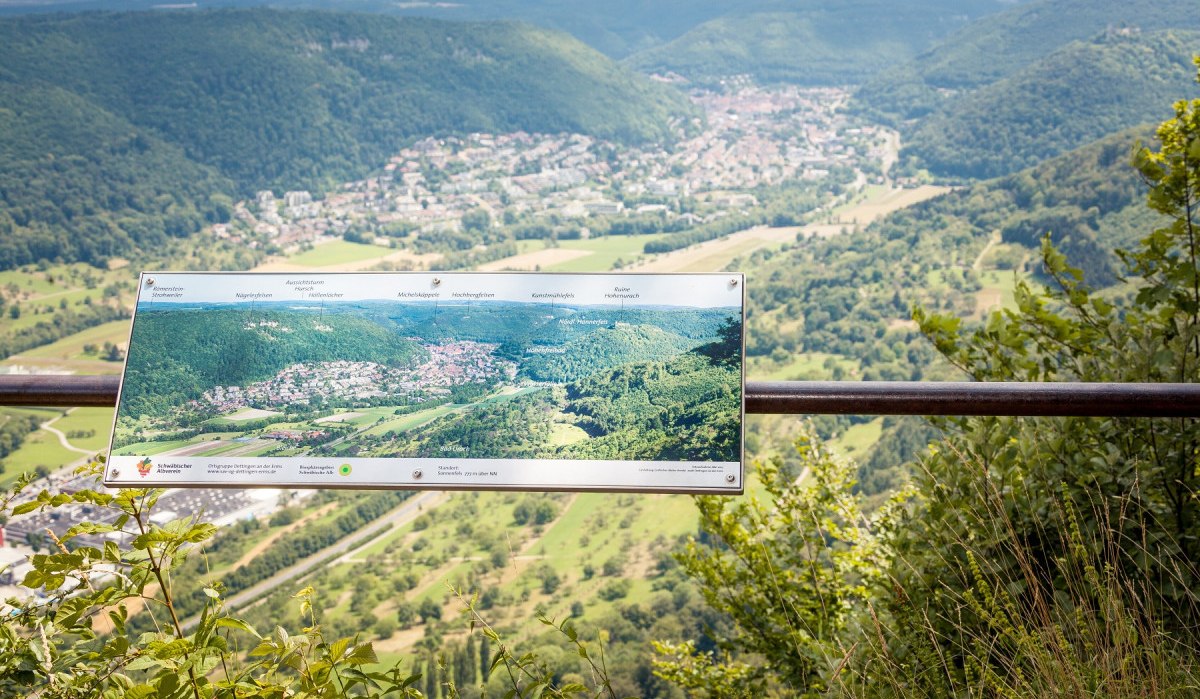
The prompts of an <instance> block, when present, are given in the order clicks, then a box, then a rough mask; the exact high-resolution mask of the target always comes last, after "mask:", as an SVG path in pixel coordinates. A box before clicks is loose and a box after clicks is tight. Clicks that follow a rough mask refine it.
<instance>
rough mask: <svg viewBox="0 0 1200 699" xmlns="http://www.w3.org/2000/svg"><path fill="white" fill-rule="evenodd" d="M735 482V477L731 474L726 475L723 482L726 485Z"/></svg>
mask: <svg viewBox="0 0 1200 699" xmlns="http://www.w3.org/2000/svg"><path fill="white" fill-rule="evenodd" d="M735 480H737V476H735V475H733V474H732V473H728V474H726V475H725V482H726V483H732V482H734V481H735Z"/></svg>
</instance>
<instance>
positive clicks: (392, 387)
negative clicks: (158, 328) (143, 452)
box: [190, 341, 516, 414]
mask: <svg viewBox="0 0 1200 699" xmlns="http://www.w3.org/2000/svg"><path fill="white" fill-rule="evenodd" d="M496 347H497V345H494V344H488V343H483V342H471V341H458V342H445V343H442V344H432V345H424V346H423V348H424V349H425V351H426V352H427V353H428V354H427V358H426V359H425V361H423V362H421V363H420V364H418V365H416V366H413V367H404V368H398V367H389V366H385V365H383V364H379V363H376V362H355V361H347V360H338V361H334V362H307V363H300V364H293V365H291V366H289V367H287V368H285V369H283V370H282V371H280V372H279V373H278V374H276V375H275V376H274V377H272V378H270V379H268V380H266V381H259V382H256V383H252V384H250V385H248V386H244V387H243V386H214V387H213V388H211V389H210V390H208V391H205V392H204V394H203V395H202V396H201V397H200V399H199V400H196V401H192V403H191V406H190V407H192V408H194V409H196V408H203V409H210V408H215V409H216V410H217V411H218V412H220V413H223V414H225V413H230V412H234V411H237V410H241V409H242V408H247V407H253V408H259V409H272V408H279V407H282V406H286V405H308V404H309V403H310V402H311V401H312V400H313V399H314V398H317V397H321V398H335V399H338V400H351V401H353V400H369V399H373V398H403V399H404V400H405V401H406V402H409V403H423V402H425V401H426V400H428V399H429V398H430V397H433V396H440V395H448V394H449V393H450V390H451V389H452V388H453V387H454V386H458V385H462V384H467V383H487V382H489V381H493V380H496V379H500V378H506V379H512V378H513V377H514V376H516V365H515V364H513V363H512V362H510V361H507V360H502V359H499V358H497V357H496V356H494V354H493V351H494V350H495V349H496Z"/></svg>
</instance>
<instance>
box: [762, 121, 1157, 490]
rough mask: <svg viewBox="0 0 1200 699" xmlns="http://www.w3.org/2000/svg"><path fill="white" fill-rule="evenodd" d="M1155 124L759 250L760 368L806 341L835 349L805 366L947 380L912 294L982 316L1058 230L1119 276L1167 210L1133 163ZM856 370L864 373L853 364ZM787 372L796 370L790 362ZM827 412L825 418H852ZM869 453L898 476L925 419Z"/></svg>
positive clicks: (1080, 257) (873, 462)
mask: <svg viewBox="0 0 1200 699" xmlns="http://www.w3.org/2000/svg"><path fill="white" fill-rule="evenodd" d="M1141 141H1144V142H1151V141H1152V133H1151V131H1150V129H1149V128H1148V127H1147V128H1142V129H1135V130H1127V131H1123V132H1121V133H1118V134H1114V135H1112V136H1109V137H1107V138H1104V139H1102V140H1100V141H1097V142H1095V143H1093V144H1090V145H1088V146H1085V147H1084V148H1080V149H1076V150H1074V151H1071V152H1069V153H1065V154H1063V155H1061V156H1059V157H1057V158H1052V159H1050V160H1048V161H1047V162H1045V163H1042V164H1041V165H1038V166H1037V167H1033V168H1028V169H1026V170H1023V171H1021V172H1018V173H1015V174H1013V175H1010V176H1008V177H1004V178H999V179H995V180H990V181H988V182H981V183H978V184H975V185H973V186H970V187H966V188H963V189H959V190H956V191H953V192H950V193H949V194H945V195H943V196H941V197H938V198H936V199H932V200H930V201H927V202H924V203H921V204H917V205H915V206H913V207H910V208H908V209H905V210H903V211H900V212H897V213H895V214H892V215H890V216H888V217H886V218H884V219H882V220H881V221H878V222H876V223H874V224H872V225H871V226H869V227H867V228H865V229H864V230H861V231H856V232H848V233H846V234H844V235H839V236H836V237H832V238H828V239H814V240H811V241H808V242H805V243H803V244H798V245H796V246H794V247H792V248H791V249H789V250H787V251H785V252H782V253H778V254H774V255H771V254H768V253H765V252H760V253H756V254H755V255H754V256H752V257H751V258H750V259H749V260H748V262H747V264H746V265H745V269H748V270H752V271H751V273H750V277H749V282H748V284H747V288H748V290H749V301H750V305H749V326H748V333H747V347H746V352H747V356H748V358H749V359H750V362H751V363H750V365H749V366H751V367H755V366H758V367H762V368H763V369H764V370H770V371H779V370H780V369H777V368H776V367H787V366H788V363H789V362H792V361H793V358H794V357H795V355H796V354H797V353H801V352H803V353H817V356H824V357H825V360H824V366H823V367H821V366H820V365H818V368H817V369H816V371H815V372H812V371H810V372H809V373H808V374H806V375H805V376H804V378H835V379H842V378H850V379H865V380H887V381H905V380H918V379H925V380H948V379H961V378H962V375H961V374H960V373H959V372H958V371H957V370H955V369H953V368H952V367H950V366H949V365H948V364H946V363H944V362H941V361H939V359H938V357H937V356H936V352H935V351H934V349H933V348H932V347H931V346H930V343H929V341H928V339H927V338H926V337H925V336H924V335H923V334H922V333H921V332H919V331H918V330H917V329H916V327H914V326H913V325H912V324H911V323H910V322H908V319H909V318H910V317H911V314H912V309H913V307H914V306H916V305H919V306H921V307H922V308H925V309H927V310H930V311H937V312H942V313H947V314H950V315H953V316H958V317H964V318H975V319H977V318H979V317H980V315H981V312H982V311H984V310H986V309H987V308H989V307H990V306H989V303H988V302H985V301H984V299H987V298H989V297H990V298H992V299H993V300H994V301H998V300H999V299H1000V298H1002V297H1003V294H1005V293H1011V291H1010V289H1011V286H1012V284H1013V281H1014V278H1015V277H1022V278H1024V277H1027V276H1029V275H1039V274H1041V266H1040V264H1038V263H1037V261H1036V260H1037V253H1036V250H1037V248H1038V246H1039V245H1040V241H1041V238H1042V236H1043V235H1046V234H1049V235H1050V236H1051V239H1052V240H1053V241H1054V243H1055V244H1056V245H1057V246H1058V247H1059V248H1060V249H1061V250H1062V251H1063V253H1064V254H1065V255H1066V257H1067V260H1068V261H1069V262H1070V264H1072V265H1074V266H1077V267H1081V268H1082V269H1083V270H1084V272H1085V274H1086V277H1087V280H1088V283H1089V284H1092V285H1094V286H1104V285H1108V284H1111V283H1113V282H1114V281H1116V278H1117V276H1116V275H1117V272H1118V270H1117V264H1118V262H1117V260H1116V258H1115V256H1114V255H1113V254H1112V251H1113V249H1114V248H1117V247H1123V248H1129V247H1131V246H1132V245H1133V244H1134V242H1135V241H1136V239H1137V238H1139V237H1140V236H1143V235H1144V234H1145V231H1147V230H1150V229H1152V228H1153V227H1154V226H1155V225H1158V224H1159V223H1160V219H1159V218H1158V216H1157V214H1154V213H1153V212H1151V211H1150V210H1148V209H1147V208H1146V207H1145V206H1144V205H1143V204H1142V202H1143V201H1144V196H1145V188H1144V185H1143V184H1142V182H1141V180H1140V179H1139V177H1138V175H1137V173H1136V172H1135V171H1134V170H1133V169H1131V168H1130V167H1129V160H1130V157H1131V154H1132V152H1133V148H1134V145H1135V144H1136V143H1138V142H1141ZM852 372H853V373H852ZM780 378H797V376H795V375H789V374H782V375H781V376H780ZM839 420H840V422H838V421H834V420H833V418H831V417H828V416H826V417H825V418H821V422H820V423H819V426H820V427H821V429H822V430H823V431H826V432H835V431H838V430H840V429H844V428H845V427H847V426H848V425H849V422H847V421H844V420H843V419H841V418H839ZM884 428H885V429H884V431H883V437H882V440H881V441H880V442H879V444H878V446H877V447H876V448H875V451H874V453H873V454H871V455H868V456H867V458H865V459H863V461H862V463H863V468H862V471H861V472H860V473H859V482H860V483H861V484H862V485H863V487H864V489H865V490H866V491H867V492H869V493H877V492H880V491H881V490H883V489H885V488H886V487H889V486H891V485H895V484H896V483H897V482H898V481H895V480H894V479H893V477H892V476H890V475H888V474H889V473H893V472H894V468H895V466H896V465H897V464H899V463H902V462H904V461H905V460H907V459H909V458H912V456H913V455H915V454H916V453H918V452H919V451H920V450H921V449H923V448H924V446H925V444H926V441H922V438H916V439H914V435H922V436H923V437H928V436H929V431H928V428H927V427H926V426H924V425H922V424H921V421H920V420H915V419H910V418H904V419H902V420H900V421H897V420H889V421H888V422H886V423H885V424H884Z"/></svg>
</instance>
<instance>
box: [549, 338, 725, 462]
mask: <svg viewBox="0 0 1200 699" xmlns="http://www.w3.org/2000/svg"><path fill="white" fill-rule="evenodd" d="M737 359H738V361H737V362H736V363H727V362H724V361H722V358H716V357H706V356H704V355H702V354H700V353H699V352H688V353H686V354H683V355H680V356H678V357H676V358H674V359H671V360H668V361H665V362H643V363H634V364H627V365H624V366H621V367H616V368H613V369H609V370H607V371H602V372H597V373H594V374H592V375H591V376H588V377H587V378H584V379H580V380H579V381H576V382H575V383H572V384H570V385H568V386H567V399H568V400H567V410H568V411H569V412H571V413H574V414H576V415H578V416H580V420H579V425H580V426H581V427H582V428H583V429H584V430H586V431H587V432H588V434H589V435H591V439H587V440H584V441H581V442H576V443H574V444H571V445H568V446H566V447H563V448H562V450H561V451H560V454H561V456H562V457H563V458H586V459H645V460H672V461H674V460H678V461H685V460H695V461H738V460H740V459H741V449H742V445H741V429H740V424H741V409H742V396H741V386H742V376H741V361H740V359H741V357H740V356H739V357H737Z"/></svg>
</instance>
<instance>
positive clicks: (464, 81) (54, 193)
mask: <svg viewBox="0 0 1200 699" xmlns="http://www.w3.org/2000/svg"><path fill="white" fill-rule="evenodd" d="M0 44H2V45H3V46H4V47H5V49H4V53H3V56H2V57H0V127H2V128H0V156H2V157H0V268H7V267H12V266H14V265H17V264H23V263H26V262H31V261H36V260H37V259H41V258H44V257H51V258H53V257H55V256H61V257H63V258H64V259H79V260H84V261H92V262H94V261H101V260H103V259H104V258H106V257H108V256H111V255H122V254H129V253H130V252H132V251H133V250H135V249H146V248H149V247H153V246H154V245H155V244H156V243H157V242H158V241H159V240H161V238H162V232H163V231H165V232H166V234H167V235H174V236H186V235H188V234H190V233H192V232H194V231H196V230H198V229H199V227H200V226H202V225H203V224H204V223H205V222H206V221H219V220H224V219H226V218H228V216H229V214H230V209H231V207H230V205H231V200H230V198H229V197H237V196H243V195H246V194H248V193H252V192H253V191H255V190H258V189H264V188H273V189H275V190H276V191H282V190H286V189H316V190H320V189H322V188H324V187H326V186H329V185H331V184H332V183H335V182H339V181H345V180H349V179H355V178H357V177H359V176H361V175H363V174H364V173H365V172H366V171H367V170H368V169H369V168H371V167H378V166H380V165H381V164H382V162H383V161H384V159H385V158H386V157H387V156H388V155H390V154H392V153H394V152H395V151H396V150H398V149H399V148H400V146H401V144H403V143H404V142H405V141H406V140H407V139H410V138H413V137H416V136H427V135H431V134H441V133H451V132H467V131H492V132H505V131H516V130H526V131H535V132H552V133H557V132H563V131H571V132H578V133H587V134H593V135H597V136H603V137H606V138H612V139H615V140H618V141H627V142H633V141H644V140H663V139H666V138H668V137H669V130H668V122H669V121H670V119H672V118H673V117H678V116H682V115H690V114H691V113H692V111H691V107H690V105H688V103H687V101H686V99H685V98H684V97H683V96H682V95H681V94H679V93H677V92H675V91H674V90H672V89H671V88H668V87H664V86H661V85H657V84H655V83H653V82H651V81H649V80H647V79H644V78H641V77H639V76H635V75H633V74H631V73H628V72H626V71H624V70H622V69H620V68H618V67H616V66H614V65H613V64H612V63H611V62H609V61H608V60H607V59H606V58H604V57H603V56H602V55H601V54H599V53H597V52H595V51H593V50H591V49H589V48H587V47H586V46H584V45H583V44H581V43H579V42H578V41H576V40H574V39H572V38H570V37H569V36H567V35H565V34H561V33H556V32H552V31H548V30H543V29H537V28H534V27H531V26H527V25H521V24H513V23H502V24H478V23H473V24H469V23H447V22H440V21H435V20H427V19H403V18H397V17H380V16H366V15H347V14H329V13H318V12H276V11H268V10H244V11H234V10H227V11H214V12H202V13H178V14H177V13H138V14H85V15H76V16H53V17H24V18H17V19H11V20H6V21H3V22H0Z"/></svg>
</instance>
